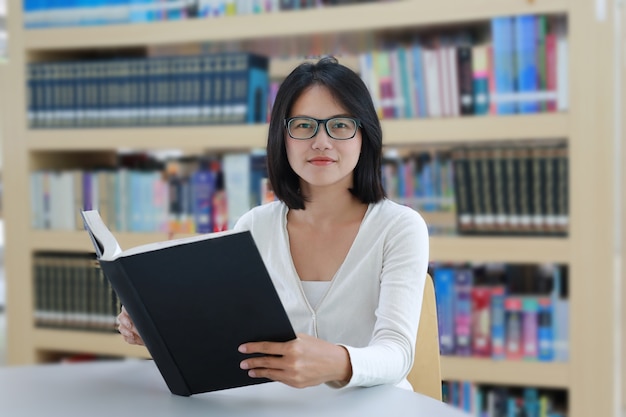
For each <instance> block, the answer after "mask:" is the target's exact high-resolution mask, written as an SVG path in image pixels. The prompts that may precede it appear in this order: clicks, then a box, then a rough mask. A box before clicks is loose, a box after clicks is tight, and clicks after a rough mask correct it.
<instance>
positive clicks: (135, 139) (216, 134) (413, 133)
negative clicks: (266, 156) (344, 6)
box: [26, 114, 568, 151]
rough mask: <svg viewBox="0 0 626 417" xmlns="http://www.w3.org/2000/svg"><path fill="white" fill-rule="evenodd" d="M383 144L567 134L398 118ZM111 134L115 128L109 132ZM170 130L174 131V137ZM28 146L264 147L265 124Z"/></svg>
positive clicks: (533, 127)
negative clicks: (173, 139) (174, 138)
mask: <svg viewBox="0 0 626 417" xmlns="http://www.w3.org/2000/svg"><path fill="white" fill-rule="evenodd" d="M382 127H383V133H384V135H385V142H384V144H385V145H386V146H402V145H416V144H434V145H436V144H453V143H466V142H475V141H484V142H488V141H498V142H506V141H519V140H520V139H522V140H523V139H528V138H537V139H559V138H564V137H567V134H568V116H567V115H566V114H539V115H533V116H508V117H496V116H485V117H462V118H456V119H444V118H441V119H432V120H429V119H400V120H384V121H383V122H382ZM111 133H114V134H113V135H112V134H111ZM172 135H176V136H178V137H177V139H176V141H175V142H173V141H172ZM26 140H27V142H28V144H27V147H28V149H29V150H31V151H76V150H112V149H120V148H129V147H132V148H134V149H215V150H222V149H231V150H232V149H234V150H237V149H239V150H241V149H250V148H262V147H265V142H266V141H267V125H265V124H259V125H246V126H236V125H224V126H181V127H175V126H164V127H137V128H111V129H101V128H93V129H55V130H45V129H33V130H31V131H29V132H28V136H27V139H26Z"/></svg>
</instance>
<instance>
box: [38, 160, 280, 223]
mask: <svg viewBox="0 0 626 417" xmlns="http://www.w3.org/2000/svg"><path fill="white" fill-rule="evenodd" d="M265 159H266V158H265V155H264V154H262V153H259V154H254V153H253V154H249V153H229V154H225V155H224V156H223V157H222V159H221V160H218V159H212V160H208V159H203V158H180V159H170V160H167V161H165V162H163V163H160V164H158V165H154V164H156V162H155V161H152V160H151V161H150V163H149V164H147V165H145V166H143V167H140V168H137V167H134V168H133V167H128V166H121V167H119V168H99V169H87V170H82V169H66V170H38V171H33V172H31V174H30V185H31V200H32V204H31V208H32V212H31V220H32V222H31V225H32V227H33V228H34V229H54V230H78V229H82V224H83V223H82V219H81V218H80V210H81V209H84V210H90V209H98V210H99V212H100V214H101V216H102V218H103V219H104V221H105V223H106V224H107V226H108V227H109V228H110V229H111V230H115V231H123V232H165V233H195V232H198V233H206V232H213V231H220V230H225V229H227V228H230V227H232V226H233V225H234V223H235V222H236V220H237V219H238V218H239V216H241V215H242V214H243V213H245V212H246V211H248V210H249V209H250V208H251V207H254V206H256V205H259V204H261V203H263V202H264V201H265V199H268V198H271V199H273V195H271V193H270V192H269V190H265V189H263V188H262V187H263V186H264V185H265V186H266V183H267V180H266V179H265V178H266V176H267V175H266V167H265V164H266V163H265ZM266 194H270V195H271V197H267V196H266Z"/></svg>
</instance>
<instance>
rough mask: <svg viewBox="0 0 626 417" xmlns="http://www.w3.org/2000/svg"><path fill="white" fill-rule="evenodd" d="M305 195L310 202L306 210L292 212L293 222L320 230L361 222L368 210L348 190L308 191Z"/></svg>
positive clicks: (307, 203)
mask: <svg viewBox="0 0 626 417" xmlns="http://www.w3.org/2000/svg"><path fill="white" fill-rule="evenodd" d="M305 195H306V196H307V200H308V201H307V202H305V210H291V211H290V213H289V214H290V217H291V220H295V221H298V222H304V223H309V224H312V225H315V226H316V227H318V228H320V227H324V226H333V225H336V224H338V223H346V222H354V221H361V220H362V219H363V216H364V215H365V211H366V210H367V204H364V203H362V202H360V201H359V199H358V198H356V197H355V196H354V195H352V193H350V191H348V190H347V189H343V190H338V189H334V190H331V189H329V188H324V189H308V190H306V194H305Z"/></svg>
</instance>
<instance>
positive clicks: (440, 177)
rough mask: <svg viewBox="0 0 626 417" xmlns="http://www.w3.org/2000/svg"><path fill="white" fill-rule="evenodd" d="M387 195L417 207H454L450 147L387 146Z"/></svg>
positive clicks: (425, 209) (426, 208)
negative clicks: (411, 148) (404, 150)
mask: <svg viewBox="0 0 626 417" xmlns="http://www.w3.org/2000/svg"><path fill="white" fill-rule="evenodd" d="M382 178H383V186H384V188H385V191H386V192H387V197H389V198H390V199H392V200H394V201H397V202H401V203H403V204H405V205H407V206H410V207H412V208H413V209H415V210H418V211H423V212H427V211H438V212H442V211H454V209H455V207H454V206H455V199H454V170H453V161H452V155H451V153H450V151H449V149H430V150H419V151H415V152H409V153H402V154H401V153H400V152H398V149H397V148H393V149H388V150H386V152H385V155H384V157H383V162H382Z"/></svg>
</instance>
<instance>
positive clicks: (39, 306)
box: [33, 252, 121, 332]
mask: <svg viewBox="0 0 626 417" xmlns="http://www.w3.org/2000/svg"><path fill="white" fill-rule="evenodd" d="M33 280H34V281H33V285H34V291H33V294H34V303H35V306H34V307H35V308H34V320H35V325H36V326H38V327H51V328H63V329H76V330H78V329H80V330H93V331H104V332H111V331H116V329H117V324H116V317H117V315H118V314H119V312H120V308H121V304H120V301H119V299H118V298H117V295H116V294H115V292H114V291H113V289H112V288H111V286H110V284H109V281H108V280H107V279H106V278H105V276H104V274H102V270H101V269H100V267H99V266H98V262H97V261H96V260H95V256H94V255H93V254H76V253H58V252H57V253H46V252H40V253H36V254H34V255H33Z"/></svg>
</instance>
